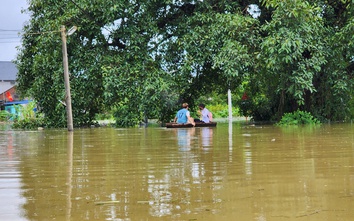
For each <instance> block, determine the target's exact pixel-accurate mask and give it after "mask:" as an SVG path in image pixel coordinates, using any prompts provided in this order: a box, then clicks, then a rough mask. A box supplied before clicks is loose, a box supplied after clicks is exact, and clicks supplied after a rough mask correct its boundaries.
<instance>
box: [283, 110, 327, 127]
mask: <svg viewBox="0 0 354 221" xmlns="http://www.w3.org/2000/svg"><path fill="white" fill-rule="evenodd" d="M320 123H321V122H320V121H319V120H317V119H316V118H314V117H313V116H312V115H311V113H309V112H306V111H300V110H297V111H295V112H293V113H285V114H284V115H283V117H282V118H281V120H280V121H279V122H278V123H277V125H279V126H287V125H300V124H320Z"/></svg>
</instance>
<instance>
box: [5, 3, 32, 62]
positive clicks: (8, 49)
mask: <svg viewBox="0 0 354 221" xmlns="http://www.w3.org/2000/svg"><path fill="white" fill-rule="evenodd" d="M0 5H1V6H0V61H12V60H15V59H16V55H17V49H16V46H20V45H21V36H20V35H19V33H21V32H22V28H23V26H24V24H25V22H28V21H29V17H30V16H29V15H28V14H22V13H21V10H22V9H27V0H0Z"/></svg>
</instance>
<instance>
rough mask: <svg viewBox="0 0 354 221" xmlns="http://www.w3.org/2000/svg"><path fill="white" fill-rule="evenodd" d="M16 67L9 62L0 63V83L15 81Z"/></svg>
mask: <svg viewBox="0 0 354 221" xmlns="http://www.w3.org/2000/svg"><path fill="white" fill-rule="evenodd" d="M17 71H18V70H17V67H16V65H15V64H14V63H12V62H11V61H0V81H1V80H11V81H15V80H16V76H17Z"/></svg>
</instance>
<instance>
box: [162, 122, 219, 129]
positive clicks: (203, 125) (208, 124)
mask: <svg viewBox="0 0 354 221" xmlns="http://www.w3.org/2000/svg"><path fill="white" fill-rule="evenodd" d="M216 124H217V123H216V122H210V123H204V122H195V127H216ZM166 127H167V128H187V127H193V125H192V124H177V123H166Z"/></svg>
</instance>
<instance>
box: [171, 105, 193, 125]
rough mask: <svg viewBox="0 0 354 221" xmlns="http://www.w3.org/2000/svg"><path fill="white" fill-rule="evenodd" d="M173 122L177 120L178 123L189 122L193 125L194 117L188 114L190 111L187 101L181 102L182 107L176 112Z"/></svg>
mask: <svg viewBox="0 0 354 221" xmlns="http://www.w3.org/2000/svg"><path fill="white" fill-rule="evenodd" d="M173 122H174V123H176V122H177V123H178V124H187V123H190V124H192V125H193V126H195V123H194V119H193V118H192V117H191V114H190V112H189V110H188V103H183V104H182V109H181V110H179V111H178V112H177V114H176V116H175V119H174V120H173Z"/></svg>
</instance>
